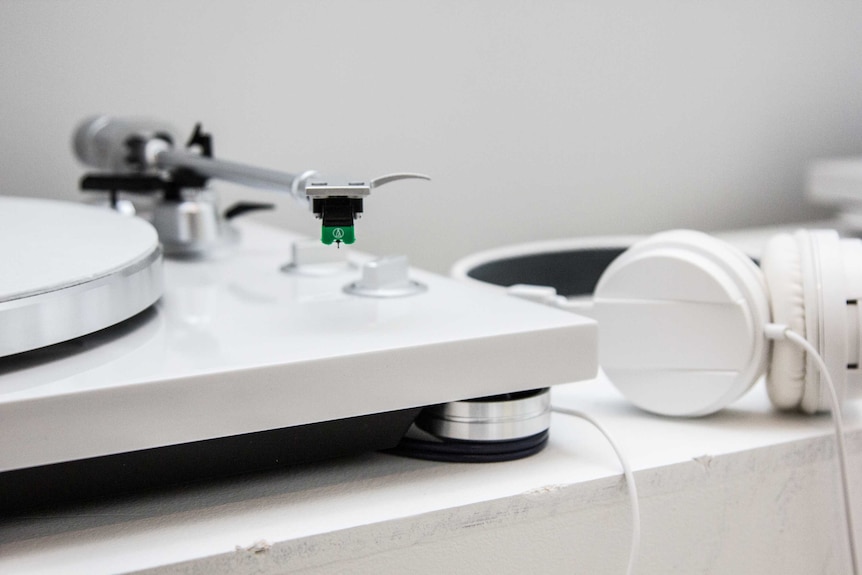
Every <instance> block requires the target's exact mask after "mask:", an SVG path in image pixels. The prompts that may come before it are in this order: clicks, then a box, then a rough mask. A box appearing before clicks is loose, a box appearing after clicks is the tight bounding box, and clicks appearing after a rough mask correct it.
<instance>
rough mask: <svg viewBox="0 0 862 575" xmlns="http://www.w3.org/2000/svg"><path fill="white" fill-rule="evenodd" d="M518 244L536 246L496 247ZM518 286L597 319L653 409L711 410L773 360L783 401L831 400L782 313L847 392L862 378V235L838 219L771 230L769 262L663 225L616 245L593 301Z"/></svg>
mask: <svg viewBox="0 0 862 575" xmlns="http://www.w3.org/2000/svg"><path fill="white" fill-rule="evenodd" d="M534 247H536V248H539V247H541V244H539V245H537V246H534ZM557 247H559V246H557ZM513 252H514V255H516V258H515V259H517V258H518V257H528V256H529V253H530V252H535V250H534V249H531V248H530V247H528V248H527V249H521V250H511V249H510V250H505V251H503V252H501V251H500V250H498V251H496V252H491V254H493V255H492V256H491V257H492V258H493V257H496V258H497V259H498V260H499V256H500V255H502V253H508V254H509V255H513ZM534 255H535V254H534ZM489 260H490V258H488V257H483V256H482V255H481V254H479V255H477V256H472V257H471V258H469V259H468V260H463V261H462V263H459V264H456V266H455V268H453V275H455V276H456V277H458V276H461V277H462V279H466V277H468V276H469V275H470V272H469V271H468V270H467V269H466V268H467V267H469V266H474V268H475V266H476V264H477V263H489ZM498 263H499V262H498ZM570 273H571V274H577V270H572V271H571V272H570ZM557 275H559V272H557ZM548 289H550V288H548ZM514 291H515V293H522V294H523V295H526V296H528V297H533V298H534V299H539V300H541V301H544V302H546V303H553V304H556V305H559V306H560V307H565V308H566V309H570V310H572V311H575V312H576V313H583V314H585V315H589V316H592V317H594V318H595V319H596V320H598V325H599V364H600V365H601V367H602V369H603V370H604V372H605V373H606V374H607V376H608V378H609V379H610V380H611V382H612V383H613V384H614V385H615V386H616V387H617V388H618V389H619V390H620V391H621V392H622V393H623V394H624V395H625V396H626V397H627V398H628V399H629V400H631V401H632V402H633V403H634V404H635V405H637V406H639V407H640V408H642V409H645V410H647V411H651V412H654V413H658V414H663V415H674V416H698V415H706V414H709V413H713V412H715V411H718V410H720V409H722V408H723V407H726V406H727V405H729V404H730V403H732V402H733V401H735V400H737V399H738V398H739V397H741V396H742V395H743V394H744V393H745V392H746V391H747V390H748V389H749V388H751V386H752V385H754V383H755V382H756V381H757V379H758V378H759V377H760V376H761V375H763V374H764V372H765V373H766V381H767V389H768V392H769V397H770V399H771V400H772V402H773V403H774V404H775V405H776V406H777V407H778V408H780V409H798V410H801V411H804V412H807V413H814V412H817V411H822V410H827V409H828V398H827V397H826V395H825V393H824V392H823V391H822V390H821V385H820V379H821V377H820V373H819V371H818V370H817V368H816V365H815V363H814V360H813V359H812V358H808V357H806V355H807V354H806V353H805V352H803V351H801V350H800V349H799V348H797V347H795V346H794V345H793V344H792V343H790V342H788V341H770V339H769V337H768V336H769V331H770V327H774V324H781V325H783V326H786V327H788V328H790V329H791V330H792V331H794V332H796V333H798V334H799V335H801V336H802V337H804V338H805V339H806V340H808V341H809V342H810V343H811V344H812V345H813V346H814V347H815V348H816V349H817V350H818V351H819V353H820V355H821V356H822V357H823V359H824V360H825V362H826V364H827V366H828V367H829V372H830V373H831V374H832V378H833V380H834V383H835V386H836V388H837V391H838V395H839V397H843V396H844V395H845V390H846V389H847V388H848V387H850V386H852V385H853V383H854V382H857V383H860V385H859V386H857V387H860V388H862V374H860V370H859V363H860V347H862V327H860V325H862V308H860V306H859V305H858V304H857V301H859V300H860V299H862V241H860V240H858V239H840V238H839V237H838V234H837V233H836V232H834V231H831V230H816V231H806V230H800V231H797V232H795V233H793V234H780V235H778V236H775V237H773V238H772V239H771V240H770V241H769V243H768V244H767V247H766V249H765V251H764V254H763V257H762V259H761V268H758V267H757V265H755V263H754V262H753V261H752V260H751V259H750V258H749V257H748V256H746V255H745V254H743V253H742V252H741V251H739V250H738V249H736V248H735V247H733V246H731V245H729V244H727V243H725V242H722V241H721V240H718V239H716V238H713V237H711V236H708V235H706V234H703V233H700V232H694V231H688V230H677V231H670V232H664V233H660V234H657V235H654V236H651V237H649V238H647V239H644V240H641V241H638V242H636V243H634V245H632V246H631V247H630V248H629V249H627V250H626V251H624V252H623V253H622V254H621V255H619V256H618V257H616V258H615V259H614V260H613V261H612V262H611V263H610V265H608V267H607V268H606V269H605V271H604V272H603V273H602V275H601V277H600V279H599V280H598V283H597V284H596V287H595V290H594V293H593V300H592V304H583V303H580V302H574V301H571V300H566V299H565V298H562V297H549V296H548V295H547V292H542V291H541V289H539V290H538V291H536V290H533V291H532V292H531V290H530V289H526V290H521V291H518V290H514ZM551 291H552V292H553V290H552V289H551ZM534 296H535V297H534ZM773 331H774V330H773ZM767 366H768V369H767ZM848 384H849V385H848Z"/></svg>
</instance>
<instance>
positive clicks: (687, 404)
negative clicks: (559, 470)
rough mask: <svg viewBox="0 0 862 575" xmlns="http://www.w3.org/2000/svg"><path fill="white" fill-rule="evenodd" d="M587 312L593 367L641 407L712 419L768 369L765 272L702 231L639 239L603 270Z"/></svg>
mask: <svg viewBox="0 0 862 575" xmlns="http://www.w3.org/2000/svg"><path fill="white" fill-rule="evenodd" d="M593 306H594V307H593V315H594V317H595V319H596V320H598V325H599V364H600V365H601V367H602V369H603V371H604V372H605V373H606V374H607V376H608V378H609V379H610V381H611V383H613V384H614V385H615V386H616V387H617V389H619V390H620V391H621V392H622V394H623V395H624V396H626V398H628V399H629V401H631V402H632V403H634V404H635V405H637V406H638V407H640V408H641V409H644V410H647V411H650V412H653V413H658V414H662V415H675V416H699V415H706V414H709V413H713V412H715V411H718V410H719V409H721V408H723V407H725V406H727V405H728V404H730V403H731V402H733V401H735V400H736V399H737V398H739V397H740V396H741V395H742V394H743V393H745V392H746V391H747V390H748V389H749V388H750V387H751V386H752V385H753V384H754V382H755V381H756V380H757V379H758V378H759V377H760V376H761V375H762V374H763V372H764V370H765V367H766V358H767V349H768V347H767V343H766V338H765V336H764V334H763V330H764V326H765V325H766V323H768V322H769V303H768V301H767V295H766V285H765V283H764V281H763V275H762V274H761V272H760V270H759V269H758V268H757V266H756V265H755V264H754V262H753V261H751V259H750V258H748V257H747V256H745V255H744V254H743V253H742V252H740V251H739V250H737V249H735V248H734V247H733V246H730V245H729V244H726V243H724V242H722V241H720V240H717V239H715V238H713V237H710V236H708V235H706V234H702V233H699V232H693V231H687V230H679V231H672V232H665V233H661V234H657V235H655V236H652V237H651V238H648V239H646V240H644V241H642V242H638V243H637V244H635V245H634V246H632V247H631V248H629V249H628V250H627V251H626V252H625V253H623V254H622V255H621V256H619V257H618V258H617V259H616V260H614V261H613V262H612V263H611V265H610V266H608V268H607V269H606V270H605V272H604V274H602V277H601V279H600V280H599V283H598V285H597V286H596V290H595V293H594V296H593Z"/></svg>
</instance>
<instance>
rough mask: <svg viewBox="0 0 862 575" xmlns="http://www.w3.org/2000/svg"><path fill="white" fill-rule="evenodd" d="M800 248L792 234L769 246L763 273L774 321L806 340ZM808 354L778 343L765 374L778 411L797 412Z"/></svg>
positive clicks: (803, 385) (770, 242)
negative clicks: (789, 410) (794, 410)
mask: <svg viewBox="0 0 862 575" xmlns="http://www.w3.org/2000/svg"><path fill="white" fill-rule="evenodd" d="M800 257H801V255H800V253H799V246H798V245H797V242H796V240H795V239H794V237H793V236H791V235H790V234H779V235H777V236H774V237H772V238H771V239H770V240H769V242H768V243H767V244H766V249H765V250H764V252H763V258H762V261H761V266H760V267H761V269H762V270H763V275H764V277H765V279H766V285H767V288H768V289H769V305H770V308H771V310H772V321H773V322H775V323H778V324H783V325H786V326H788V327H789V328H790V329H792V330H793V331H795V332H796V333H798V334H799V335H801V336H802V337H806V329H805V293H804V286H803V280H802V264H801V262H800ZM805 371H806V370H805V354H804V353H803V352H802V350H800V349H799V348H798V347H796V346H795V345H793V344H792V343H791V342H789V341H775V342H773V344H772V357H771V359H770V362H769V370H768V372H767V374H766V390H767V392H768V393H769V399H770V400H771V401H772V403H773V405H775V406H776V407H778V408H779V409H798V408H799V406H800V404H801V403H802V396H803V393H804V389H805Z"/></svg>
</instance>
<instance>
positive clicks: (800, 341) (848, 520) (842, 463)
mask: <svg viewBox="0 0 862 575" xmlns="http://www.w3.org/2000/svg"><path fill="white" fill-rule="evenodd" d="M765 333H766V337H767V338H769V339H775V340H780V339H786V340H787V341H790V342H791V343H793V344H794V345H796V346H797V347H799V348H801V349H802V350H803V351H805V352H806V353H807V354H808V355H810V356H811V357H812V358H813V359H814V362H815V364H817V368H818V369H819V370H820V373H821V375H822V376H823V381H824V382H825V383H826V389H827V390H828V392H829V393H828V397H829V406H830V409H831V411H832V421H833V423H834V424H835V441H836V443H837V446H838V450H837V451H838V453H837V455H838V468H839V471H840V473H839V475H840V476H841V492H842V498H843V500H844V521H845V525H846V527H847V541H848V544H849V549H850V563H851V567H852V568H853V574H854V575H859V573H860V571H859V556H858V553H857V550H856V537H855V534H854V533H855V531H854V529H853V510H852V508H851V501H852V500H851V498H850V478H849V475H848V471H847V448H846V447H845V445H844V418H843V417H842V415H841V404H840V402H839V401H838V392H837V391H836V390H835V384H834V383H833V382H832V376H831V375H829V369H828V368H827V366H826V362H825V361H823V357H822V356H821V355H820V353H818V351H817V349H816V348H815V347H814V346H813V345H811V343H810V342H809V341H808V340H807V339H805V338H804V337H802V336H801V335H799V334H798V333H796V332H795V331H793V330H791V329H790V328H789V327H787V326H786V325H778V324H768V325H767V326H766V329H765Z"/></svg>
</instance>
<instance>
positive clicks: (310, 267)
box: [281, 239, 352, 276]
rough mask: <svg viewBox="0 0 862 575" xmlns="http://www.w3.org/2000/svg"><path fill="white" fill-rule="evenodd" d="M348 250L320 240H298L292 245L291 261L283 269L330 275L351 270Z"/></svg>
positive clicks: (311, 274)
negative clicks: (335, 247) (336, 247)
mask: <svg viewBox="0 0 862 575" xmlns="http://www.w3.org/2000/svg"><path fill="white" fill-rule="evenodd" d="M347 251H348V250H335V249H332V247H331V246H327V245H324V244H322V243H320V240H312V239H302V240H296V241H295V242H293V245H292V246H291V255H292V256H293V257H292V259H291V261H290V263H288V264H286V265H284V266H282V268H281V271H283V272H287V273H296V274H301V275H308V276H328V275H332V274H336V273H341V272H344V271H346V270H349V269H350V268H351V267H352V266H351V264H350V263H349V262H348V260H347Z"/></svg>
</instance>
